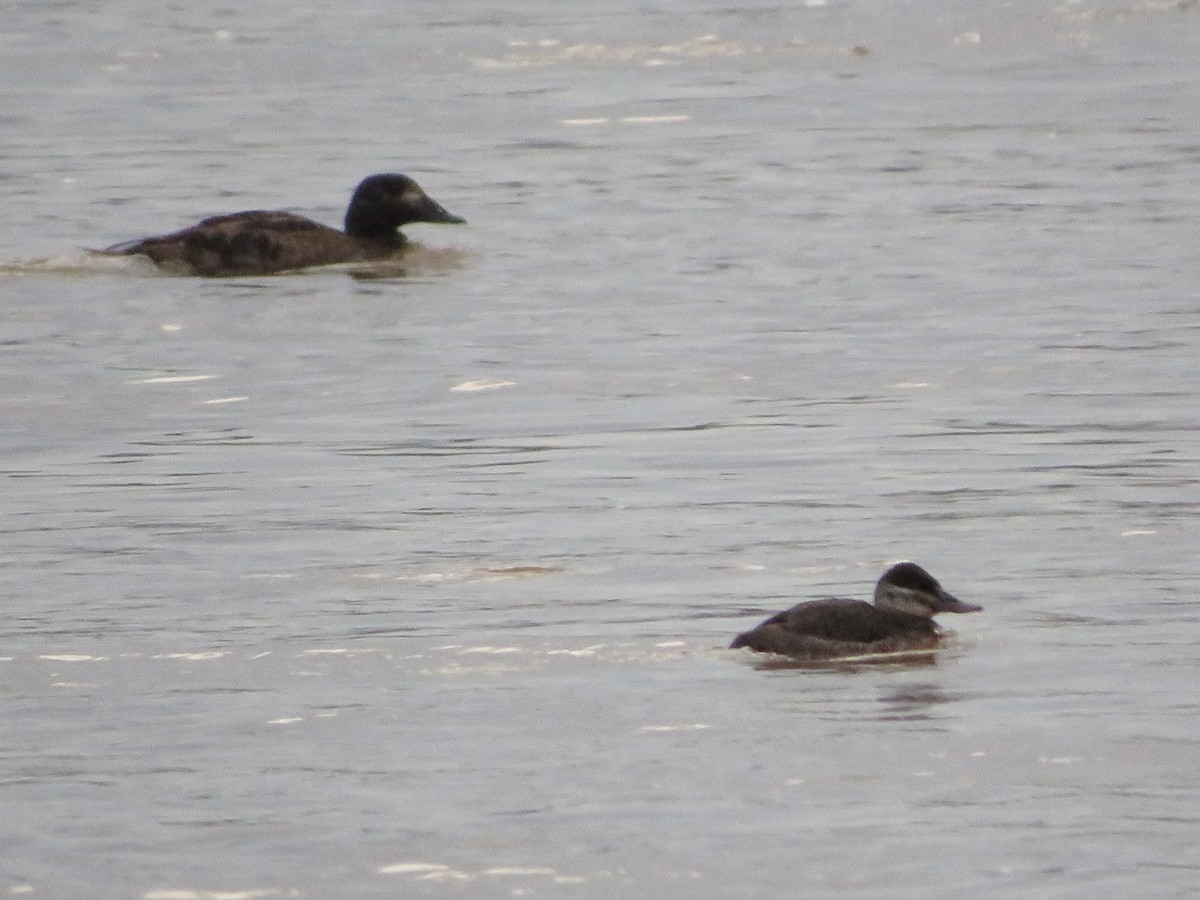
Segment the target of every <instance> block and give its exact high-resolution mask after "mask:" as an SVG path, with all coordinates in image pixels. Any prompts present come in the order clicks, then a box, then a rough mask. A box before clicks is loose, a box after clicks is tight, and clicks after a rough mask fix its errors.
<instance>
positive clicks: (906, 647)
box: [730, 563, 981, 660]
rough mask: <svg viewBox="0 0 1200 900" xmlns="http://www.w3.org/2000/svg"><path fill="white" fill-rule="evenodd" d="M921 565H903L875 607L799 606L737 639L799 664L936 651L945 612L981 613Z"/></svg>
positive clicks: (852, 603)
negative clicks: (937, 615)
mask: <svg viewBox="0 0 1200 900" xmlns="http://www.w3.org/2000/svg"><path fill="white" fill-rule="evenodd" d="M980 609H981V607H978V606H974V605H972V604H969V603H963V602H962V601H961V600H959V599H958V598H957V597H954V596H953V595H952V594H949V593H948V592H947V591H946V590H945V589H944V588H942V586H941V585H940V584H938V582H937V580H936V579H935V578H934V577H933V576H932V575H930V574H929V573H928V572H926V571H925V570H924V569H922V568H921V567H920V566H918V565H916V564H915V563H899V564H897V565H895V566H892V568H890V569H888V570H887V571H886V572H884V574H883V576H882V577H881V578H880V579H879V581H878V582H877V583H876V585H875V597H874V603H866V602H865V601H862V600H847V599H843V598H831V599H828V600H810V601H808V602H806V603H799V604H797V605H796V606H793V607H792V608H791V609H787V610H784V611H783V612H781V613H777V614H776V615H773V616H771V617H770V618H769V619H767V620H766V621H764V622H762V623H761V624H760V625H758V626H757V627H755V628H752V629H750V630H749V631H746V632H744V633H742V634H739V635H738V636H737V637H736V638H734V640H733V643H732V644H730V647H731V648H734V649H736V648H739V647H748V648H750V649H751V650H756V651H759V652H761V653H778V654H782V655H784V656H790V657H792V658H794V659H803V660H821V659H838V658H843V657H847V656H862V655H869V654H881V653H898V652H903V651H920V650H932V649H935V648H936V647H937V646H938V643H939V641H940V639H941V634H942V632H941V629H940V628H938V626H937V624H936V623H935V622H934V621H933V615H934V614H935V613H940V612H960V613H962V612H977V611H979V610H980Z"/></svg>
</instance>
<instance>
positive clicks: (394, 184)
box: [102, 175, 465, 277]
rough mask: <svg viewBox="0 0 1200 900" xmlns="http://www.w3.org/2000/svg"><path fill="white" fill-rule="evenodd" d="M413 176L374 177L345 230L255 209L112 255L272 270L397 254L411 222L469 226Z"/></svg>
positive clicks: (199, 269) (176, 267)
mask: <svg viewBox="0 0 1200 900" xmlns="http://www.w3.org/2000/svg"><path fill="white" fill-rule="evenodd" d="M464 221H465V220H464V219H462V218H460V217H459V216H455V215H452V214H451V213H449V212H447V211H446V210H445V209H444V208H442V206H440V205H439V204H438V203H436V202H434V201H433V200H432V199H431V198H430V197H429V196H428V195H427V194H426V193H425V192H424V191H423V190H421V188H420V187H419V186H418V185H417V183H416V182H415V181H413V180H412V179H411V178H409V177H408V176H406V175H372V176H370V177H368V178H366V179H364V180H363V181H362V182H361V183H360V184H359V185H358V187H357V188H356V189H355V191H354V194H353V196H352V197H351V198H350V206H349V208H348V209H347V210H346V221H345V230H344V231H338V230H337V229H336V228H330V227H329V226H328V225H322V224H320V223H319V222H314V221H313V220H312V219H307V218H305V217H304V216H298V215H296V214H295V213H290V212H281V211H272V210H248V211H246V212H237V213H231V214H229V215H223V216H213V217H211V218H208V219H204V220H203V221H201V222H198V223H197V224H195V225H192V226H191V227H189V228H184V229H182V230H180V231H176V232H172V233H171V234H164V235H159V236H157V237H149V238H144V239H142V240H135V241H128V242H126V243H123V244H117V245H115V246H112V247H109V248H108V249H106V250H104V251H102V252H104V253H106V254H110V255H126V256H133V255H138V256H146V257H149V258H150V259H151V260H153V261H154V262H155V263H157V264H158V265H159V266H160V267H162V268H163V269H164V270H166V271H168V272H170V273H172V274H181V275H204V276H209V277H219V276H231V275H241V276H245V275H271V274H274V273H276V272H285V271H289V270H292V269H305V268H309V267H311V266H326V265H331V264H334V263H349V262H365V261H370V260H381V259H392V258H395V257H397V256H398V255H400V254H401V253H402V252H403V251H404V249H405V247H406V246H407V245H408V239H407V238H405V236H404V235H403V233H401V232H400V230H399V228H400V226H401V225H407V224H409V223H411V222H440V223H462V222H464Z"/></svg>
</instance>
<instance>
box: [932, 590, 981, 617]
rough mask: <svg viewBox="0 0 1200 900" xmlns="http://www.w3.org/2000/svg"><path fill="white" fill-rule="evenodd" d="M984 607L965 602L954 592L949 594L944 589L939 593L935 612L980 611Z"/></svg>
mask: <svg viewBox="0 0 1200 900" xmlns="http://www.w3.org/2000/svg"><path fill="white" fill-rule="evenodd" d="M982 609H983V607H982V606H975V605H974V604H973V603H963V602H962V601H961V600H959V599H958V598H957V597H955V596H954V595H953V594H947V593H946V592H945V591H942V592H941V594H939V595H938V605H937V608H936V609H934V612H935V613H944V612H952V613H969V612H979V611H980V610H982Z"/></svg>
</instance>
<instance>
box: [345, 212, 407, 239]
mask: <svg viewBox="0 0 1200 900" xmlns="http://www.w3.org/2000/svg"><path fill="white" fill-rule="evenodd" d="M345 230H346V234H348V235H350V236H351V237H356V238H367V239H369V240H372V241H379V242H381V243H385V244H394V245H396V246H399V245H401V244H403V243H404V241H405V238H404V235H403V234H401V233H400V231H399V229H398V228H397V226H396V223H395V221H394V220H391V221H389V220H387V219H385V218H384V217H382V216H380V215H379V214H378V213H377V212H375V211H374V210H371V209H363V208H361V207H351V208H350V209H348V210H347V211H346V224H345Z"/></svg>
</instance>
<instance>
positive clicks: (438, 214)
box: [416, 197, 467, 225]
mask: <svg viewBox="0 0 1200 900" xmlns="http://www.w3.org/2000/svg"><path fill="white" fill-rule="evenodd" d="M425 199H426V200H427V201H428V202H427V203H426V205H425V208H424V209H422V210H421V218H419V219H417V220H416V221H418V222H436V223H438V224H440V225H466V224H467V220H466V219H464V218H463V217H462V216H456V215H454V213H452V212H449V211H447V210H446V209H445V208H444V207H443V206H442V205H441V204H440V203H435V202H434V201H433V200H429V198H428V197H426V198H425Z"/></svg>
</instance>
